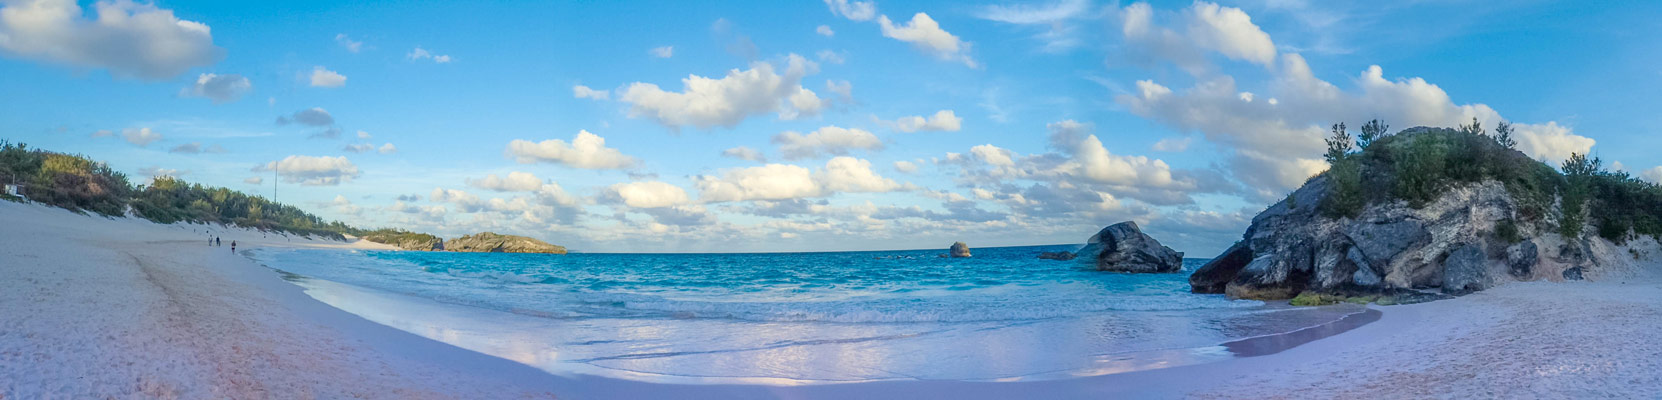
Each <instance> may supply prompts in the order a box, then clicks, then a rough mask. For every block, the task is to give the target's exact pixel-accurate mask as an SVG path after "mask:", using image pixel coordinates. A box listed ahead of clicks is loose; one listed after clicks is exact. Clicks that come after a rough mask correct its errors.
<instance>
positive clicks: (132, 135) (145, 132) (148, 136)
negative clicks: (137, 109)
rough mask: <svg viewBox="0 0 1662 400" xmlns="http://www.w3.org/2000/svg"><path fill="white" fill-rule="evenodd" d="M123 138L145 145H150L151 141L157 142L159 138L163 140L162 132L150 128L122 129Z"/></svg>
mask: <svg viewBox="0 0 1662 400" xmlns="http://www.w3.org/2000/svg"><path fill="white" fill-rule="evenodd" d="M121 138H122V139H126V140H127V143H132V144H136V145H138V146H139V147H144V146H149V145H150V144H151V143H155V142H156V141H158V140H162V134H160V133H156V132H152V131H151V130H150V128H139V129H132V128H128V129H124V130H122V131H121Z"/></svg>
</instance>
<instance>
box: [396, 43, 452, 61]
mask: <svg viewBox="0 0 1662 400" xmlns="http://www.w3.org/2000/svg"><path fill="white" fill-rule="evenodd" d="M404 58H408V59H410V61H421V60H432V61H433V62H435V63H439V64H444V63H448V62H450V56H448V55H443V54H433V52H432V51H428V50H427V49H423V48H421V47H419V46H418V47H416V48H415V49H414V50H410V52H409V53H408V54H405V55H404Z"/></svg>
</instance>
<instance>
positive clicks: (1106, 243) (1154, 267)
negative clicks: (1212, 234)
mask: <svg viewBox="0 0 1662 400" xmlns="http://www.w3.org/2000/svg"><path fill="white" fill-rule="evenodd" d="M1075 256H1077V257H1078V259H1080V260H1085V261H1088V262H1091V263H1092V264H1093V265H1094V266H1095V267H1096V269H1097V270H1098V271H1113V272H1177V271H1178V270H1181V269H1183V253H1179V252H1177V251H1174V250H1172V249H1171V248H1170V247H1166V246H1164V245H1161V244H1160V241H1158V240H1154V238H1152V237H1149V236H1148V235H1146V234H1143V231H1142V230H1141V229H1139V228H1138V227H1137V223H1136V222H1133V221H1125V222H1121V223H1117V224H1113V225H1109V226H1108V227H1107V228H1102V231H1099V232H1097V233H1096V235H1092V236H1091V239H1090V240H1089V241H1087V242H1086V243H1085V247H1084V248H1081V249H1079V251H1078V252H1077V253H1075Z"/></svg>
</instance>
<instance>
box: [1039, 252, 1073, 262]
mask: <svg viewBox="0 0 1662 400" xmlns="http://www.w3.org/2000/svg"><path fill="white" fill-rule="evenodd" d="M1075 257H1078V256H1077V255H1074V254H1073V252H1069V251H1044V252H1039V259H1040V260H1056V261H1070V260H1073V259H1074V258H1075Z"/></svg>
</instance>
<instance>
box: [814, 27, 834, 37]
mask: <svg viewBox="0 0 1662 400" xmlns="http://www.w3.org/2000/svg"><path fill="white" fill-rule="evenodd" d="M814 33H818V34H819V35H820V36H824V37H832V36H837V32H836V31H833V30H831V27H830V26H829V25H820V26H819V27H818V28H814Z"/></svg>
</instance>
